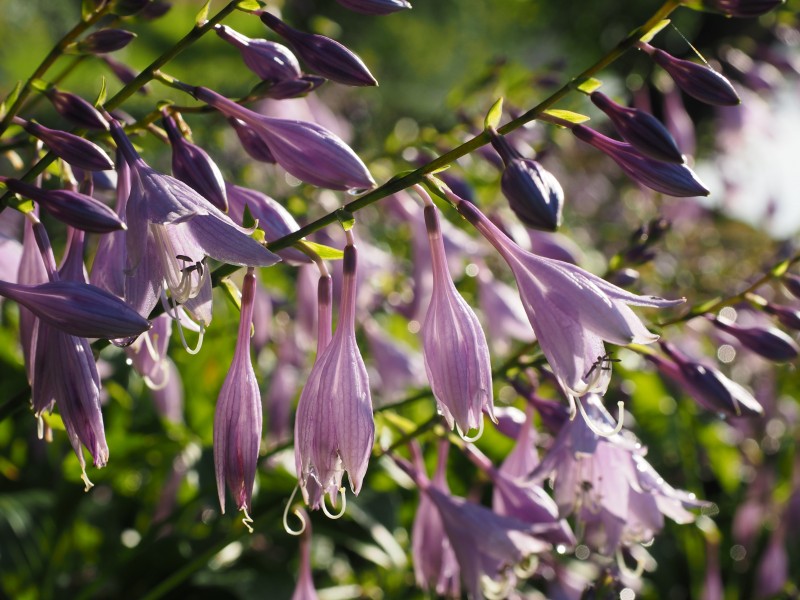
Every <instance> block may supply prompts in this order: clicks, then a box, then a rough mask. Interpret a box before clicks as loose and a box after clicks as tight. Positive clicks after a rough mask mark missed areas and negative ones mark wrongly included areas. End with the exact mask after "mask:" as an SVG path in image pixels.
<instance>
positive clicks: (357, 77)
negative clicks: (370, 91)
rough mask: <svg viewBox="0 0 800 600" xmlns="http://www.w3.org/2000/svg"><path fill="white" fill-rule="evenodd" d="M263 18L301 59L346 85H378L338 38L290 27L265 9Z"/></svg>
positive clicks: (321, 72) (356, 57)
mask: <svg viewBox="0 0 800 600" xmlns="http://www.w3.org/2000/svg"><path fill="white" fill-rule="evenodd" d="M260 17H261V21H262V22H263V23H264V25H266V26H267V27H269V28H270V29H272V30H273V31H274V32H275V33H277V34H278V35H280V36H281V37H283V38H284V39H285V40H286V41H288V42H289V43H290V44H291V45H292V48H294V50H295V52H297V54H299V55H300V58H302V59H303V60H304V61H305V62H306V63H307V64H308V65H309V66H310V67H311V68H312V69H313V70H314V71H316V72H317V73H319V74H320V75H322V76H323V77H327V78H328V79H330V80H332V81H337V82H339V83H343V84H345V85H355V86H362V85H366V86H371V85H378V82H377V81H376V80H375V78H374V77H373V76H372V73H370V72H369V69H368V68H367V66H366V65H365V64H364V63H363V61H362V60H361V59H360V58H359V57H358V56H356V55H355V54H354V53H353V52H351V51H350V50H348V49H347V48H346V47H345V46H344V45H342V44H340V43H339V42H337V41H336V40H332V39H331V38H329V37H325V36H324V35H317V34H313V33H305V32H304V31H299V30H297V29H294V28H292V27H289V26H288V25H287V24H286V23H284V22H283V21H281V20H280V19H279V18H278V17H276V16H275V15H272V14H270V13H268V12H261V13H260Z"/></svg>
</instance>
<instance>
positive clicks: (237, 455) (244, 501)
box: [214, 267, 262, 523]
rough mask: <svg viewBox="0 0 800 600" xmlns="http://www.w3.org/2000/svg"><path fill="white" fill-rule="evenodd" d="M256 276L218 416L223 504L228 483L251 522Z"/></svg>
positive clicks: (247, 284) (257, 435)
mask: <svg viewBox="0 0 800 600" xmlns="http://www.w3.org/2000/svg"><path fill="white" fill-rule="evenodd" d="M255 293H256V277H255V275H254V274H253V269H252V267H251V268H250V269H248V271H247V275H245V278H244V283H243V284H242V312H241V316H240V319H239V336H238V338H237V340H236V350H235V351H234V354H233V362H232V363H231V367H230V370H229V371H228V376H227V377H226V378H225V383H223V384H222V389H221V390H220V392H219V398H218V399H217V409H216V413H215V415H214V470H215V471H216V475H217V493H218V495H219V505H220V509H221V510H222V512H223V513H224V512H225V482H226V481H227V484H228V489H229V490H230V492H231V494H232V495H233V498H234V502H235V503H236V508H237V509H238V510H241V511H243V512H244V514H245V522H246V523H247V522H248V521H249V515H248V514H247V511H248V509H249V508H250V507H251V501H252V496H253V483H254V481H255V477H256V465H257V463H258V448H259V445H260V444H261V419H262V416H261V393H260V392H259V390H258V382H257V381H256V374H255V371H253V364H252V362H251V358H250V325H251V324H252V322H253V304H254V300H255Z"/></svg>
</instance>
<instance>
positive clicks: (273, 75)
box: [214, 25, 303, 83]
mask: <svg viewBox="0 0 800 600" xmlns="http://www.w3.org/2000/svg"><path fill="white" fill-rule="evenodd" d="M214 29H215V31H216V32H217V35H218V36H219V37H221V38H222V39H223V40H225V41H226V42H228V43H229V44H231V45H232V46H234V47H235V48H237V49H238V50H239V52H240V53H241V55H242V60H244V64H246V65H247V67H248V68H249V69H250V70H251V71H252V72H253V73H255V74H256V75H258V76H259V78H261V79H263V80H264V81H269V82H273V83H277V82H279V81H284V80H287V79H288V80H292V79H297V78H298V77H300V76H301V75H302V74H303V72H302V71H301V70H300V63H299V62H297V58H295V56H294V54H292V51H291V50H289V48H287V47H286V46H284V45H282V44H277V43H275V42H270V41H268V40H260V39H251V38H249V37H247V36H246V35H242V34H241V33H239V32H238V31H236V30H235V29H231V28H230V27H228V26H227V25H217V26H215V27H214Z"/></svg>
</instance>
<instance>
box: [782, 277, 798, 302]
mask: <svg viewBox="0 0 800 600" xmlns="http://www.w3.org/2000/svg"><path fill="white" fill-rule="evenodd" d="M782 281H783V285H785V286H786V289H787V290H789V292H790V293H791V294H792V296H794V297H795V298H800V276H798V275H793V274H792V273H789V274H787V275H784V276H783V279H782Z"/></svg>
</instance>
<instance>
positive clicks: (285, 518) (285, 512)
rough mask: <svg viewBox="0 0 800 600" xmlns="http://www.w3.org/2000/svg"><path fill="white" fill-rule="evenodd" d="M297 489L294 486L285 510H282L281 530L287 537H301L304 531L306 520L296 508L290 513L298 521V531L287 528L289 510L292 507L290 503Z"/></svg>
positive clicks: (297, 487) (297, 486)
mask: <svg viewBox="0 0 800 600" xmlns="http://www.w3.org/2000/svg"><path fill="white" fill-rule="evenodd" d="M299 487H300V486H299V485H296V486H294V489H293V490H292V495H291V496H289V501H288V502H287V503H286V508H284V509H283V529H284V530H285V531H286V533H288V534H289V535H301V534H302V533H303V532H304V531H305V530H306V519H305V517H304V516H303V513H301V512H300V511H299V510H297V509H296V508H295V509H294V510H292V513H294V516H296V517H297V518H298V519H300V529H292V528H291V527H290V526H289V509H290V508H291V506H292V502H293V501H294V497H295V495H296V494H297V490H298V489H299Z"/></svg>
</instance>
